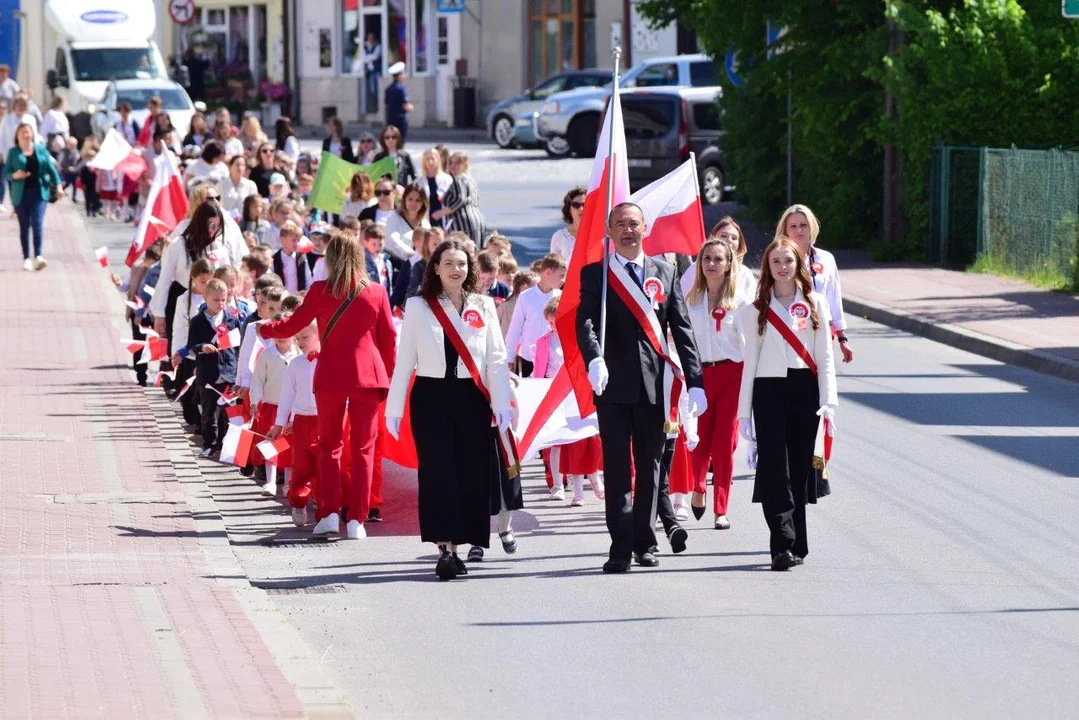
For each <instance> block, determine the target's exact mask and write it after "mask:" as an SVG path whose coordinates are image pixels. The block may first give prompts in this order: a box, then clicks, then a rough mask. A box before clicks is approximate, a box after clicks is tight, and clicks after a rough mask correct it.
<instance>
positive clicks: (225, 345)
mask: <svg viewBox="0 0 1079 720" xmlns="http://www.w3.org/2000/svg"><path fill="white" fill-rule="evenodd" d="M234 347H240V328H238V327H235V328H232V329H231V330H229V329H228V328H227V327H226V326H225V325H224V324H221V325H218V326H217V348H218V350H229V349H230V348H234Z"/></svg>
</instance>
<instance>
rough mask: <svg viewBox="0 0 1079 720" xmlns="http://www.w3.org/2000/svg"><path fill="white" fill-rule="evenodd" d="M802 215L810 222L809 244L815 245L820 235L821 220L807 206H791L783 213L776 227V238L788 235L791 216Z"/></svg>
mask: <svg viewBox="0 0 1079 720" xmlns="http://www.w3.org/2000/svg"><path fill="white" fill-rule="evenodd" d="M797 213H802V214H803V215H805V216H806V220H807V221H808V222H809V244H810V245H813V244H815V243H816V242H817V236H818V235H820V220H818V219H817V216H816V215H814V214H813V211H812V210H810V209H809V208H808V207H806V206H805V205H791V206H790V207H789V208H787V209H786V210H784V211H783V214H782V215H780V216H779V223H778V224H777V225H776V237H777V238H778V237H780V236H781V235H782V236H784V237H786V235H787V220H788V219H789V218H790V216H791V215H796V214H797Z"/></svg>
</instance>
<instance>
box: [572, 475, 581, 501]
mask: <svg viewBox="0 0 1079 720" xmlns="http://www.w3.org/2000/svg"><path fill="white" fill-rule="evenodd" d="M569 477H570V480H572V481H573V499H574V500H583V499H584V475H570V476H569Z"/></svg>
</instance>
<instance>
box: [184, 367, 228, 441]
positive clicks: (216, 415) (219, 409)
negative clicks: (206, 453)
mask: <svg viewBox="0 0 1079 720" xmlns="http://www.w3.org/2000/svg"><path fill="white" fill-rule="evenodd" d="M195 384H196V385H198V391H199V406H200V407H201V408H202V449H203V450H205V449H206V448H213V449H215V450H219V449H221V443H222V442H224V441H225V433H226V432H228V429H229V419H228V416H227V415H225V408H224V407H223V406H221V405H218V404H217V399H218V398H219V397H220V395H218V393H219V392H224V391H225V387H226V386H228V383H211V384H212V385H213V386H214V387H215V388H216V389H217V392H214V391H213V390H211V389H210V388H208V387H206V383H205V382H203V381H201V380H199V379H198V378H195ZM191 390H192V391H194V390H195V388H191Z"/></svg>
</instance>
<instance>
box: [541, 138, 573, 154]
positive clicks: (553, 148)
mask: <svg viewBox="0 0 1079 720" xmlns="http://www.w3.org/2000/svg"><path fill="white" fill-rule="evenodd" d="M543 149H544V150H546V151H547V154H548V155H549V156H551V157H553V158H564V157H569V153H570V146H569V142H567V141H566V138H560V137H553V138H551V139H550V140H548V141H547V142H545V143H543Z"/></svg>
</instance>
